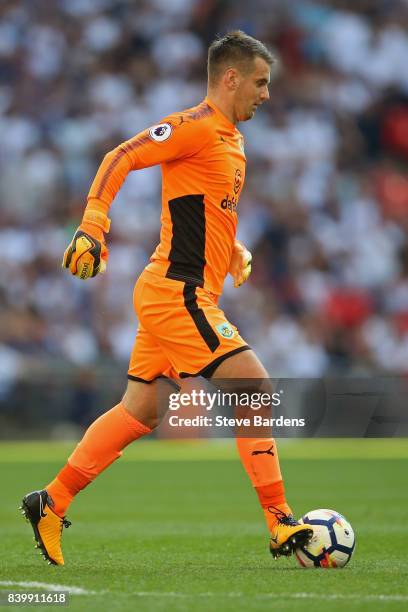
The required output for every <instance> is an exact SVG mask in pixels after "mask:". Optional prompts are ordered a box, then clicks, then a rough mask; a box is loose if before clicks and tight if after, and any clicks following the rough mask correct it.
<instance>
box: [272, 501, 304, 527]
mask: <svg viewBox="0 0 408 612" xmlns="http://www.w3.org/2000/svg"><path fill="white" fill-rule="evenodd" d="M268 512H270V513H271V514H274V515H275V516H276V518H277V520H278V523H281V524H282V525H289V526H290V525H292V526H294V525H297V524H298V522H297V521H296V520H295V517H294V516H293V514H285V513H284V512H282V510H279V508H276V507H275V506H268Z"/></svg>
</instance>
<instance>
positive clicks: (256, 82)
mask: <svg viewBox="0 0 408 612" xmlns="http://www.w3.org/2000/svg"><path fill="white" fill-rule="evenodd" d="M270 80H271V74H270V66H269V64H268V63H267V62H265V60H263V59H262V58H261V57H256V58H255V60H254V62H253V64H252V69H251V71H250V72H248V73H247V74H244V75H243V74H240V78H239V84H238V87H237V89H236V91H235V96H234V111H235V117H236V120H237V121H248V120H249V119H252V117H253V116H254V115H255V111H256V109H257V108H258V106H260V105H261V104H263V103H264V102H265V101H266V100H269V90H268V85H269V83H270Z"/></svg>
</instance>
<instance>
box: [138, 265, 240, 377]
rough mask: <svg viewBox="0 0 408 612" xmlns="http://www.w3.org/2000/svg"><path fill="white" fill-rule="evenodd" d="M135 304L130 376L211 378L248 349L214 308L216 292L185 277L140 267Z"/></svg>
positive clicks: (221, 313)
mask: <svg viewBox="0 0 408 612" xmlns="http://www.w3.org/2000/svg"><path fill="white" fill-rule="evenodd" d="M133 303H134V307H135V311H136V314H137V317H138V319H139V328H138V331H137V335H136V339H135V343H134V345H133V350H132V354H131V357H130V363H129V370H128V378H129V379H131V380H139V381H142V382H151V381H152V380H154V379H156V378H158V377H159V376H169V377H171V378H185V377H187V376H205V377H207V378H210V377H211V376H212V374H213V372H214V371H215V369H216V368H217V367H218V365H219V364H220V363H221V362H222V361H223V360H224V359H226V358H227V357H229V356H231V355H233V354H235V353H238V352H240V351H245V350H248V349H249V348H250V347H249V346H248V345H247V344H246V342H245V341H244V340H243V339H242V338H241V336H240V335H239V333H238V330H237V328H236V327H235V326H234V325H231V323H229V321H228V320H227V318H226V317H225V314H224V313H223V311H222V310H221V309H220V308H219V307H218V306H217V296H216V295H214V294H212V293H210V292H209V291H206V290H204V289H202V288H201V287H197V286H196V285H192V284H189V283H186V282H184V281H178V280H173V279H169V278H163V277H161V276H158V275H157V274H155V273H153V272H150V271H149V270H144V271H143V272H142V274H141V275H140V277H139V278H138V280H137V282H136V285H135V289H134V293H133Z"/></svg>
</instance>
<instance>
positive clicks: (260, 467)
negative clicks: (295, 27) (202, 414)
mask: <svg viewBox="0 0 408 612" xmlns="http://www.w3.org/2000/svg"><path fill="white" fill-rule="evenodd" d="M272 63H273V58H272V56H271V54H270V52H269V51H268V49H267V48H266V47H265V46H264V45H263V44H262V43H261V42H260V41H258V40H256V39H254V38H252V37H250V36H247V35H246V34H244V33H243V32H240V31H237V32H231V33H229V34H227V35H226V36H224V37H223V38H220V39H217V40H215V41H214V42H213V43H212V44H211V46H210V48H209V51H208V92H207V96H206V98H205V99H204V100H203V101H202V102H201V103H200V104H199V105H198V106H196V107H193V108H190V109H188V110H185V111H182V112H176V113H174V114H172V115H170V116H168V117H166V118H164V119H163V120H162V121H161V122H160V123H158V124H157V125H154V126H152V127H151V128H149V129H146V130H145V131H143V132H141V133H140V134H138V135H136V136H135V137H134V138H131V139H130V140H128V141H127V142H124V143H123V144H121V145H119V146H118V147H117V148H116V149H114V150H113V151H111V152H110V153H108V154H107V155H106V156H105V158H104V160H103V162H102V164H101V166H100V167H99V169H98V172H97V174H96V176H95V179H94V181H93V183H92V186H91V188H90V191H89V195H88V202H87V206H86V208H85V212H84V215H83V219H82V222H81V224H80V226H79V228H78V230H77V231H76V233H75V235H74V237H73V239H72V242H71V243H70V245H69V246H68V248H67V250H66V252H65V254H64V258H63V267H64V268H66V269H67V270H68V271H69V272H71V274H73V275H74V276H77V277H78V278H79V279H82V280H87V279H90V278H92V277H94V276H96V275H97V274H100V273H102V272H104V271H105V268H106V265H107V262H108V247H107V244H106V240H105V237H106V235H107V234H108V233H109V226H110V221H109V217H108V213H109V208H110V206H111V203H112V201H113V199H114V198H115V196H116V194H117V192H118V191H119V189H120V188H121V185H122V183H123V181H124V180H125V178H126V176H127V174H128V173H129V172H131V171H133V170H141V169H142V168H146V167H149V166H153V165H157V164H160V165H161V169H162V186H163V188H162V215H161V222H162V227H161V233H160V243H159V245H158V247H157V248H156V250H155V252H154V253H153V255H152V257H151V259H150V263H149V264H148V265H147V267H146V268H145V270H144V271H143V273H142V274H141V276H140V277H139V279H138V280H137V282H136V285H135V290H134V307H135V311H136V313H137V317H138V320H139V328H138V331H137V335H136V338H135V342H134V346H133V350H132V354H131V357H130V363H129V370H128V385H127V389H126V392H125V394H124V396H123V398H122V400H121V401H120V403H119V404H118V405H117V406H115V407H114V408H112V409H111V410H109V411H108V412H107V413H105V414H104V415H102V416H101V417H99V418H98V419H97V420H96V421H95V422H94V423H93V424H92V425H91V426H90V427H89V429H88V430H87V431H86V433H85V435H84V437H83V438H82V440H81V441H80V442H79V444H78V446H77V447H76V448H75V450H74V451H73V453H72V454H71V455H70V457H69V458H68V461H67V463H66V464H65V466H63V467H62V469H61V470H60V471H59V473H58V474H57V475H56V477H55V478H54V480H53V481H52V482H50V483H49V484H48V485H47V486H46V487H45V488H44V489H42V490H39V491H34V492H32V493H29V494H27V495H26V496H25V497H24V499H23V503H22V509H23V512H24V514H25V515H26V517H27V518H28V519H29V521H30V522H31V525H32V527H33V530H34V535H35V539H36V541H37V545H38V547H39V548H40V550H41V551H42V553H43V555H44V557H45V559H47V560H48V562H49V563H52V564H56V565H63V564H64V559H63V555H62V551H61V532H62V527H63V526H69V522H68V521H67V519H66V518H65V514H66V511H67V509H68V507H69V505H70V503H71V502H72V500H73V498H74V497H75V495H77V494H78V493H79V492H80V491H81V490H82V489H84V488H85V487H86V486H87V485H88V484H89V483H90V482H92V481H93V480H94V479H95V478H96V477H97V476H98V475H99V474H100V473H101V472H102V471H103V470H104V469H105V468H107V467H108V466H109V465H110V464H111V463H112V462H113V461H115V460H116V459H117V458H118V457H120V455H121V453H122V450H123V449H124V448H125V447H126V446H127V445H128V444H130V443H131V442H133V441H134V440H137V439H138V438H140V437H141V436H145V435H147V434H149V433H150V432H151V431H152V430H153V429H154V428H155V427H156V426H157V425H158V421H159V419H158V416H157V407H156V392H157V379H158V378H159V377H160V378H163V377H169V378H171V379H174V378H184V377H188V376H204V377H206V378H207V379H211V378H213V377H214V378H221V379H229V378H231V379H267V378H268V373H267V372H266V370H265V369H264V367H263V366H262V364H261V363H260V361H259V360H258V358H257V357H256V355H255V354H254V352H253V351H252V350H251V349H250V347H249V346H248V345H247V344H246V342H245V341H244V340H243V339H242V338H241V336H240V335H239V333H238V330H237V328H236V327H235V326H234V325H232V324H231V323H230V322H229V321H228V320H227V318H226V316H225V314H224V313H223V312H222V310H221V309H220V308H219V306H218V305H217V302H218V298H219V296H220V294H221V292H222V287H223V283H224V280H225V277H226V275H227V274H228V273H230V274H231V275H232V277H233V279H234V286H235V287H239V286H240V285H241V284H242V283H244V282H245V281H246V280H247V278H248V276H249V274H250V272H251V254H250V253H249V251H248V250H247V249H246V248H245V246H244V245H243V244H242V243H240V242H239V241H237V240H236V229H237V204H238V200H239V196H240V193H241V190H242V186H243V183H244V178H245V163H246V158H245V153H244V140H243V136H242V134H241V133H240V132H239V131H238V129H237V127H236V124H237V123H239V122H241V121H248V120H249V119H251V118H252V117H253V116H254V114H255V111H256V109H257V107H258V106H260V105H261V104H262V103H263V102H265V101H267V100H268V99H269V91H268V85H269V82H270V66H271V64H272ZM78 349H79V350H80V347H78ZM237 446H238V451H239V455H240V458H241V460H242V463H243V466H244V468H245V469H246V471H247V473H248V475H249V478H250V479H251V481H252V484H253V486H254V488H255V490H256V493H257V495H258V498H259V502H260V504H261V507H262V509H263V511H264V514H265V518H266V522H267V526H268V528H269V531H270V550H271V552H272V554H273V556H274V557H278V556H280V555H288V554H291V553H292V552H293V550H294V549H295V548H297V547H299V546H301V545H302V544H304V543H305V542H306V541H307V540H308V539H309V538H310V537H311V535H312V533H313V532H312V529H311V527H310V525H300V524H298V523H297V522H296V521H295V520H294V518H293V514H292V511H291V509H290V507H289V506H288V504H287V502H286V498H285V491H284V486H283V480H282V475H281V471H280V467H279V459H278V453H277V449H276V443H275V441H274V439H272V438H264V439H257V438H237Z"/></svg>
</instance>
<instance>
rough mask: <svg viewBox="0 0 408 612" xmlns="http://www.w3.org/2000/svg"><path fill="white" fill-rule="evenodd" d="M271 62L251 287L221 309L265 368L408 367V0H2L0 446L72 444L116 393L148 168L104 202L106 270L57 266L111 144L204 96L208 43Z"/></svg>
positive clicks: (259, 145) (251, 228)
mask: <svg viewBox="0 0 408 612" xmlns="http://www.w3.org/2000/svg"><path fill="white" fill-rule="evenodd" d="M234 28H241V29H243V30H244V31H246V32H247V33H249V34H252V35H254V36H256V37H259V38H261V39H262V40H263V41H265V42H266V43H268V44H269V46H270V47H271V48H272V50H273V51H274V52H275V54H276V55H277V57H278V58H279V65H278V67H277V68H276V70H275V71H274V78H273V82H272V85H271V101H270V102H269V103H268V104H266V105H264V106H263V107H262V109H261V110H259V111H258V113H257V116H256V118H255V119H254V120H252V121H251V122H249V123H248V124H245V125H244V124H241V126H240V129H241V128H242V131H243V132H244V134H245V137H246V152H247V157H248V179H247V182H246V186H245V189H244V191H243V194H242V197H241V200H240V204H239V217H240V223H239V237H240V238H241V239H242V240H243V241H244V242H245V243H246V244H247V245H248V247H249V248H250V249H251V250H252V251H253V254H254V265H253V273H252V276H251V278H250V281H249V282H248V283H247V284H246V285H245V286H243V287H242V288H240V289H239V290H234V289H233V288H232V285H231V283H230V282H229V281H228V282H227V283H226V288H225V295H224V297H223V300H222V306H223V308H224V310H225V311H226V312H227V314H228V316H229V318H230V320H231V321H232V322H234V323H236V324H237V325H238V327H239V329H240V331H241V333H242V335H243V336H244V337H245V338H246V339H247V341H248V342H249V344H250V345H251V346H252V347H253V348H254V349H255V350H256V352H257V353H258V355H259V356H260V357H261V359H262V361H263V362H264V364H265V366H266V367H267V369H268V370H269V372H270V373H271V375H272V376H274V377H279V376H286V377H320V376H327V375H340V376H359V375H371V374H372V375H378V374H386V375H388V374H398V375H403V376H405V375H406V374H407V373H408V240H407V229H408V178H407V172H406V170H407V163H408V71H407V66H408V35H407V32H408V6H407V4H406V2H404V1H403V0H387V1H385V0H355V1H354V2H352V3H351V2H347V1H346V0H332V1H323V0H321V1H320V2H317V1H316V2H314V1H308V0H297V1H296V2H293V3H292V2H287V1H285V0H252V2H251V3H248V2H244V1H238V0H233V1H229V0H221V1H218V2H217V1H216V0H171V1H170V2H169V1H166V0H149V1H143V0H140V1H134V2H131V1H126V0H59V1H55V2H47V1H45V0H43V1H42V0H31V1H26V2H24V1H18V0H4V1H3V2H2V3H1V6H0V134H1V137H0V437H2V438H16V437H20V436H22V437H24V436H30V437H42V436H44V435H45V436H53V437H57V438H59V437H68V438H73V437H76V436H77V433H78V431H79V430H80V428H81V427H83V426H84V425H85V424H87V423H88V422H89V421H90V420H91V419H92V418H93V417H94V416H95V415H96V414H98V413H99V412H101V411H103V410H106V409H107V408H109V407H110V406H111V405H112V403H113V402H114V401H116V400H117V399H118V397H119V396H120V393H121V392H122V390H123V388H124V385H125V382H126V370H127V361H128V357H129V352H130V349H131V345H132V342H133V338H134V334H135V331H136V327H137V322H136V319H135V315H134V313H133V309H132V300H131V295H132V289H133V284H134V281H135V278H136V277H137V275H138V274H139V273H140V271H141V270H142V268H143V266H144V265H145V263H146V262H147V260H148V257H149V255H150V254H151V252H152V251H153V249H154V247H155V245H156V243H157V240H158V233H159V222H160V170H159V169H158V168H153V169H148V170H144V171H141V172H137V173H133V174H132V175H131V176H129V177H128V179H127V181H126V184H125V185H124V187H123V189H122V191H121V192H120V194H119V195H118V197H117V199H116V201H115V203H114V205H113V207H112V215H111V216H112V221H113V222H112V230H111V233H110V235H109V248H110V261H109V266H108V272H107V274H106V275H105V276H103V277H100V278H96V279H94V280H92V281H90V282H87V283H81V282H78V281H77V280H76V279H74V278H71V277H70V276H69V275H68V274H67V273H63V272H62V270H61V268H60V260H61V256H62V253H63V251H64V249H65V248H66V245H67V243H68V242H69V240H70V239H71V237H72V233H73V230H74V229H75V227H76V226H77V224H78V223H79V220H80V217H81V214H82V210H83V207H84V202H85V197H86V194H87V191H88V188H89V185H90V183H91V180H92V178H93V175H94V173H95V171H96V169H97V167H98V164H99V163H100V161H101V160H102V157H103V155H104V154H105V153H106V152H107V151H108V150H109V149H111V148H113V147H114V146H116V145H117V144H118V143H119V142H121V141H123V140H125V139H127V138H129V137H131V136H133V135H134V134H135V133H137V132H138V131H140V130H141V129H143V128H145V127H147V126H148V125H150V124H153V123H156V122H158V120H160V118H161V117H163V116H164V115H166V114H167V113H168V112H171V111H174V110H176V109H182V108H185V107H188V106H191V105H193V104H195V103H197V102H198V101H199V100H200V99H201V98H202V97H203V96H204V95H205V59H206V48H207V46H208V43H209V42H210V41H211V40H212V39H213V38H214V36H215V35H216V34H217V33H220V34H223V33H224V32H226V31H227V30H229V29H234Z"/></svg>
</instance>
